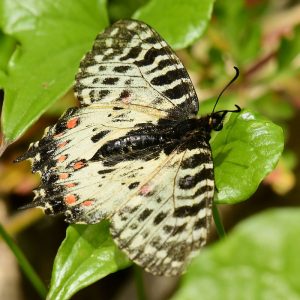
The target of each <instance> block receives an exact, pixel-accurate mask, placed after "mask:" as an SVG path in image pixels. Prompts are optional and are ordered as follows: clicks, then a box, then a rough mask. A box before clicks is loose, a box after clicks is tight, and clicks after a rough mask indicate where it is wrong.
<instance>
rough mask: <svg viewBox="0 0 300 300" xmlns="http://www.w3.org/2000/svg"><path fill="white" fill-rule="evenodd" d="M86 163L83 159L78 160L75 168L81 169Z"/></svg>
mask: <svg viewBox="0 0 300 300" xmlns="http://www.w3.org/2000/svg"><path fill="white" fill-rule="evenodd" d="M85 165H86V164H85V163H84V162H83V161H81V160H80V161H77V162H76V163H75V164H74V165H73V168H74V170H79V169H81V168H83V167H84V166H85Z"/></svg>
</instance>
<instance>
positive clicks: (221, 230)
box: [212, 203, 226, 238]
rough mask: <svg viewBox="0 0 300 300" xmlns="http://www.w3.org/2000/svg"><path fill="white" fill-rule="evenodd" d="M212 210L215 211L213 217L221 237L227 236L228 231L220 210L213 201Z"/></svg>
mask: <svg viewBox="0 0 300 300" xmlns="http://www.w3.org/2000/svg"><path fill="white" fill-rule="evenodd" d="M212 211H213V218H214V221H215V224H216V229H217V233H218V235H219V237H220V238H224V237H226V232H225V229H224V225H223V223H222V220H221V216H220V213H219V210H218V208H217V205H216V204H215V203H213V207H212Z"/></svg>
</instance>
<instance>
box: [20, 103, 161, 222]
mask: <svg viewBox="0 0 300 300" xmlns="http://www.w3.org/2000/svg"><path fill="white" fill-rule="evenodd" d="M136 120H139V121H141V120H143V121H144V122H145V123H143V124H142V125H140V126H141V127H142V128H143V129H145V128H146V126H147V125H145V124H147V123H148V122H150V123H151V126H154V125H155V124H157V122H158V121H159V116H156V115H151V114H149V112H147V113H145V112H138V111H134V110H129V109H121V108H120V107H118V109H115V110H113V109H103V107H101V108H99V107H92V108H91V107H85V108H71V109H69V110H68V111H67V112H66V113H65V115H64V116H62V117H61V118H60V120H59V121H58V123H57V124H56V125H54V126H53V127H50V128H49V129H47V130H46V134H45V136H44V137H43V138H42V139H41V140H40V141H38V142H36V143H34V144H32V145H31V146H30V148H29V149H28V151H27V152H26V153H25V154H23V155H22V156H21V157H19V158H18V160H17V161H21V160H24V159H30V160H31V162H32V170H33V172H39V173H40V174H41V185H40V186H39V187H38V189H36V190H35V194H36V196H35V199H34V201H33V203H31V204H30V206H38V207H40V208H43V209H44V210H45V212H46V213H47V214H59V213H63V214H65V215H66V217H67V221H69V222H77V223H96V222H99V221H100V220H102V219H103V218H106V217H108V216H110V215H112V214H113V212H114V211H115V210H116V209H117V207H119V206H120V204H121V203H122V201H126V198H127V197H129V194H130V193H132V187H133V186H136V185H137V183H136V182H137V181H138V180H140V179H139V178H143V177H145V176H147V175H148V173H149V172H151V171H152V170H153V169H155V168H156V167H158V165H159V164H160V163H161V162H162V161H163V160H164V159H166V158H167V155H166V154H161V156H160V154H159V152H160V151H161V149H158V148H157V147H152V148H151V147H150V148H148V149H147V151H144V152H142V153H140V152H141V151H135V152H134V153H128V154H125V153H122V154H120V155H114V156H113V158H110V157H106V158H105V157H103V156H102V155H101V154H99V149H101V147H102V146H103V145H105V144H107V143H108V142H109V141H111V140H115V139H118V138H120V137H123V136H125V135H126V134H129V132H131V131H132V130H133V129H134V130H136V129H137V128H139V125H138V124H139V123H137V121H136ZM137 156H139V157H141V160H140V161H134V163H133V160H135V158H136V157H137ZM148 160H153V161H152V162H151V163H150V164H148V165H147V168H146V167H145V168H144V165H145V162H146V161H148ZM137 178H138V179H137Z"/></svg>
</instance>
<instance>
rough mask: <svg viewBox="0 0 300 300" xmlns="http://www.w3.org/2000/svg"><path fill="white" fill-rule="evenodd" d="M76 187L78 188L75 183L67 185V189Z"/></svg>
mask: <svg viewBox="0 0 300 300" xmlns="http://www.w3.org/2000/svg"><path fill="white" fill-rule="evenodd" d="M74 186H76V184H75V183H67V184H65V187H67V188H71V187H74Z"/></svg>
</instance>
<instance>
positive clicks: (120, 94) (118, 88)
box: [75, 20, 198, 119]
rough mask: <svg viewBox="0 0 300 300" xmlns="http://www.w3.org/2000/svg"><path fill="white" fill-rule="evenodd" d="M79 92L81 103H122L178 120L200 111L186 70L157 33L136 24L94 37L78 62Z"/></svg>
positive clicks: (119, 25)
mask: <svg viewBox="0 0 300 300" xmlns="http://www.w3.org/2000/svg"><path fill="white" fill-rule="evenodd" d="M75 92H76V95H77V97H78V99H79V101H80V102H81V104H82V105H91V104H94V103H97V104H104V103H107V102H109V103H110V102H119V103H125V104H131V108H132V109H134V107H133V105H139V106H143V107H151V108H155V109H157V110H160V111H164V112H168V114H169V115H170V116H171V115H173V116H174V117H176V118H177V119H182V118H187V117H189V116H190V115H191V114H194V115H195V114H197V112H198V99H197V96H196V93H195V90H194V87H193V85H192V83H191V81H190V78H189V76H188V73H187V71H186V70H185V68H184V66H183V65H182V63H181V62H180V60H179V59H178V57H177V56H176V55H175V54H174V53H173V51H172V50H171V48H170V47H169V46H168V45H167V43H166V42H165V41H164V40H163V39H162V38H161V37H160V36H159V35H158V34H157V33H156V32H155V31H153V29H151V28H150V27H149V26H148V25H146V24H144V23H142V22H138V21H130V20H129V21H127V20H124V21H119V22H117V23H115V24H114V25H113V26H111V27H110V28H108V29H107V30H105V31H104V32H103V33H102V34H100V35H99V36H98V37H97V38H96V41H95V44H94V46H93V49H92V50H91V51H90V52H88V53H87V54H86V56H85V58H84V59H83V60H82V62H81V64H80V71H79V72H78V74H77V76H76V85H75Z"/></svg>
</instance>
